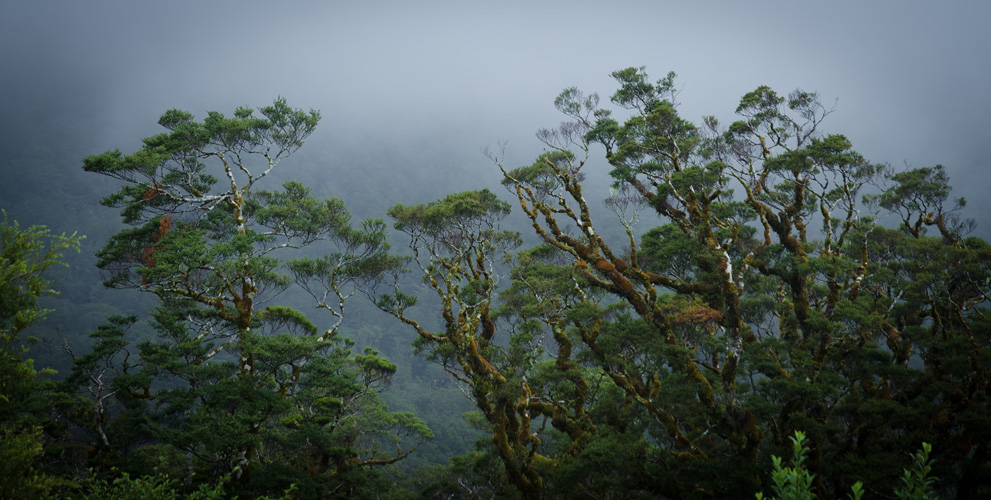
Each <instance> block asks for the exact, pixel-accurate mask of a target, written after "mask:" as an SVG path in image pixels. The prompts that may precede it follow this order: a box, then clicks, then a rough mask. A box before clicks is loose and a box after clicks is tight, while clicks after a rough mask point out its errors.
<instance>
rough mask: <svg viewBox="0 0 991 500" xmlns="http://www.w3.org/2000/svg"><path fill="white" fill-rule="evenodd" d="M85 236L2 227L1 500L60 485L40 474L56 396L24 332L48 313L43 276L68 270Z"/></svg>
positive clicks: (48, 289)
mask: <svg viewBox="0 0 991 500" xmlns="http://www.w3.org/2000/svg"><path fill="white" fill-rule="evenodd" d="M80 240H81V237H76V236H75V235H72V236H66V235H64V234H63V235H60V236H54V235H51V234H49V232H48V230H47V229H45V228H44V227H39V226H32V227H29V228H26V229H22V228H21V227H20V226H19V224H18V223H17V222H16V221H15V222H13V223H10V222H8V221H7V213H6V212H3V221H2V223H0V342H2V344H0V456H3V459H2V460H0V498H18V497H21V496H22V495H23V496H27V497H31V496H36V495H40V494H43V493H44V492H45V491H47V490H49V489H51V488H52V487H54V486H56V485H59V484H61V482H62V481H61V480H60V479H58V478H56V477H52V476H50V475H48V474H45V473H44V472H42V467H41V465H42V464H43V461H42V456H43V451H44V446H43V445H44V444H45V442H46V435H45V431H46V430H47V431H54V430H55V429H53V427H54V423H53V422H52V421H51V418H50V412H51V409H52V406H51V405H52V400H53V399H54V398H55V395H56V394H57V393H56V391H55V390H54V387H52V384H51V383H50V382H48V381H46V380H44V379H43V378H42V377H43V376H44V375H47V374H52V373H54V372H53V371H51V370H41V371H37V370H35V367H34V361H33V360H32V359H30V358H28V357H26V356H27V348H26V347H25V346H23V345H22V342H24V341H25V339H22V338H21V333H22V332H23V331H24V329H25V328H27V327H28V326H30V325H33V324H36V323H38V322H40V321H42V320H43V319H44V317H45V315H46V314H47V313H48V312H50V311H48V310H45V309H42V308H40V307H39V305H38V300H39V299H40V298H41V296H43V295H56V294H58V292H56V291H55V290H53V289H51V281H50V280H49V279H47V278H46V277H45V276H44V275H45V272H46V271H48V270H49V269H50V268H51V267H52V266H55V265H64V264H63V263H62V257H63V252H65V251H66V250H73V249H74V250H77V251H78V249H79V241H80Z"/></svg>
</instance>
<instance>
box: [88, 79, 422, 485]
mask: <svg viewBox="0 0 991 500" xmlns="http://www.w3.org/2000/svg"><path fill="white" fill-rule="evenodd" d="M259 112H260V115H261V116H257V115H256V114H255V111H254V110H252V109H249V108H239V109H237V110H236V111H235V113H234V116H233V117H225V116H224V115H223V114H221V113H217V112H210V113H209V114H208V115H207V117H206V119H204V120H203V121H202V122H200V121H196V120H194V117H193V116H192V115H191V114H189V113H187V112H183V111H178V110H171V111H168V112H166V113H165V114H163V115H162V117H161V118H160V120H159V124H160V125H162V126H163V127H165V128H166V129H167V132H165V133H163V134H160V135H156V136H153V137H149V138H147V139H145V140H144V145H143V147H142V148H141V149H140V150H138V151H137V152H135V153H132V154H129V155H124V154H122V153H121V152H119V151H109V152H107V153H103V154H101V155H94V156H90V157H87V158H86V159H85V160H84V165H83V167H84V169H86V170H87V171H90V172H95V173H99V174H102V175H107V176H110V177H113V178H115V179H118V180H120V181H123V184H124V185H123V187H122V188H121V189H120V190H119V191H118V192H116V193H114V194H112V195H110V196H108V197H106V198H104V199H103V200H102V203H103V204H104V205H107V206H111V207H117V208H120V209H121V215H122V217H123V220H124V222H126V223H128V224H130V225H132V226H133V227H131V228H128V229H124V230H122V231H120V232H119V233H117V234H116V235H114V236H113V237H112V238H111V239H110V241H109V242H108V243H107V244H106V245H105V246H104V247H103V249H101V250H100V251H99V253H98V256H99V257H100V261H99V263H98V265H99V266H100V268H101V269H103V270H104V272H105V273H106V283H107V285H108V286H111V287H120V288H136V289H140V290H144V291H147V292H151V293H154V294H155V295H157V296H158V297H159V298H160V300H161V303H162V305H161V307H159V308H158V310H157V311H156V313H155V315H154V320H155V321H154V325H155V327H156V329H157V331H158V340H157V341H156V342H146V343H144V344H142V345H140V346H139V351H140V356H141V363H142V367H141V369H140V370H131V372H132V373H130V374H129V375H128V376H126V377H120V376H118V379H120V383H121V384H125V385H127V386H128V388H129V390H128V391H126V392H123V393H121V394H126V395H127V397H128V401H127V404H131V405H139V406H140V405H143V404H146V403H147V402H149V401H154V403H155V406H153V407H152V406H147V408H148V409H149V410H151V409H152V408H154V409H156V412H157V417H156V418H157V422H158V424H157V428H156V431H155V432H156V436H157V437H159V438H160V439H165V440H166V441H167V442H169V443H170V444H172V445H174V446H175V447H177V448H178V449H180V450H181V451H182V452H184V453H185V454H186V456H187V469H188V473H189V474H190V475H192V474H193V473H194V472H195V471H196V470H197V469H198V468H199V467H203V468H205V470H207V471H211V473H225V472H228V471H231V470H237V474H238V475H242V474H243V475H242V476H241V483H242V484H247V483H248V482H249V478H250V473H251V471H252V470H253V469H256V468H263V467H267V465H266V464H272V463H275V462H278V461H279V460H280V458H279V457H281V456H282V454H283V453H290V454H292V455H294V456H298V458H293V459H292V460H291V461H292V462H293V463H296V464H297V465H298V466H299V467H301V468H302V469H304V470H305V469H306V468H307V467H309V466H310V465H313V464H307V460H309V461H311V462H315V463H316V464H318V465H315V466H313V467H309V470H310V471H311V472H312V474H311V476H312V477H311V479H312V480H313V481H314V482H315V484H317V483H322V484H323V485H324V487H332V486H330V485H329V484H330V482H333V481H337V480H338V479H339V476H340V475H341V473H342V472H343V471H342V468H347V469H348V470H362V469H364V468H366V467H369V466H373V465H382V464H386V463H392V462H395V461H397V460H400V459H402V458H403V457H405V456H406V455H408V453H409V452H410V451H411V448H415V446H416V444H417V443H418V442H419V441H420V440H422V439H425V438H427V437H429V435H430V433H429V430H428V429H426V427H425V426H423V424H422V422H419V421H418V420H417V419H415V418H413V417H412V416H409V415H405V416H403V415H392V414H388V412H385V411H384V410H383V409H382V407H381V404H380V403H377V402H376V401H377V400H376V393H377V392H378V391H379V390H381V389H382V387H383V386H382V383H381V382H382V381H384V380H387V379H388V378H389V377H390V376H391V375H392V373H394V371H395V365H392V364H391V363H388V362H387V361H385V360H384V359H383V358H381V357H379V356H377V354H376V353H375V352H372V351H369V352H365V353H364V354H358V355H355V354H352V353H351V352H350V348H351V345H352V344H351V343H350V341H348V340H346V339H343V338H340V337H339V336H338V334H337V333H338V329H339V326H340V325H341V322H342V321H343V318H344V316H345V312H346V309H345V303H346V301H347V299H348V298H349V297H351V296H352V295H353V294H354V293H355V291H356V290H357V286H358V284H360V283H361V282H362V281H364V280H367V279H370V278H371V277H374V276H375V275H376V274H377V273H378V272H379V269H380V268H381V266H382V265H383V262H384V259H385V251H386V250H387V248H388V244H387V242H386V240H385V235H384V225H383V223H382V222H381V221H376V220H368V221H365V222H363V223H361V225H360V226H359V227H355V226H353V225H352V223H351V220H350V214H349V213H348V211H347V209H346V208H345V206H344V203H343V202H342V201H341V200H339V199H334V198H328V199H322V200H321V199H316V198H314V197H313V196H311V195H310V194H309V190H308V189H307V188H306V187H305V186H303V185H302V184H300V183H298V182H292V181H290V182H286V183H284V184H283V186H282V190H280V191H265V190H261V189H259V186H260V182H261V181H262V180H263V179H265V178H266V177H267V176H268V175H269V174H270V173H271V172H272V171H273V170H274V169H275V168H276V167H277V166H278V165H279V164H280V162H281V161H282V160H283V159H285V158H286V157H288V156H289V155H291V154H292V153H294V152H295V151H296V150H297V149H298V148H299V147H300V146H302V144H303V140H304V139H305V138H306V137H307V136H309V135H310V134H311V133H312V132H313V130H314V128H315V127H316V125H317V122H318V121H319V119H320V115H319V113H318V112H316V111H313V110H311V111H309V112H305V111H302V110H299V109H293V108H290V107H289V106H288V105H287V104H286V102H285V100H284V99H282V98H279V99H277V100H276V101H275V102H274V103H273V104H272V105H271V106H267V107H264V108H261V109H260V110H259ZM317 242H326V243H329V244H330V245H331V249H330V251H328V252H327V253H326V254H325V255H324V256H322V257H319V258H309V257H296V258H291V259H287V257H292V256H293V255H296V256H298V255H300V254H299V250H300V249H302V248H304V247H308V246H311V245H313V244H314V243H317ZM293 252H296V253H295V254H294V253H293ZM286 271H288V273H286ZM293 284H296V285H298V286H300V287H301V288H302V289H303V290H305V291H307V292H309V293H310V294H311V295H312V296H313V297H314V299H315V302H316V305H317V307H319V308H320V309H322V310H323V311H325V312H326V313H327V314H328V316H329V319H327V320H325V325H324V326H323V327H318V326H317V325H316V324H315V323H314V322H312V321H311V320H310V319H309V318H308V317H306V316H305V315H303V314H302V313H300V312H298V311H296V310H294V309H292V308H290V307H286V306H284V305H278V304H276V303H274V302H273V299H274V298H275V297H277V296H278V295H279V293H281V292H282V291H284V290H286V289H287V288H288V287H290V286H291V285H293ZM369 411H374V412H376V413H375V414H377V415H379V417H381V418H376V419H371V418H369V417H367V415H366V416H364V417H362V415H365V414H366V413H367V412H369ZM345 422H347V426H348V429H350V430H349V431H348V432H347V433H342V432H340V431H339V430H338V429H339V426H340V425H343V424H344V423H345ZM299 433H303V434H308V435H312V436H313V438H312V439H310V440H306V439H303V438H293V437H292V436H293V435H296V434H299ZM397 433H398V434H401V435H404V436H407V435H408V436H409V439H407V440H404V441H403V442H402V443H401V446H400V447H399V448H398V449H397V450H396V451H395V452H385V451H384V450H383V449H382V448H381V447H379V446H378V445H377V444H376V443H378V441H379V440H378V439H374V438H372V436H373V435H375V434H391V435H397ZM328 436H333V437H328ZM360 436H365V438H364V439H359V437H360ZM287 440H288V441H287ZM294 440H295V441H299V442H298V443H296V445H293V447H292V448H290V447H287V446H286V444H287V443H289V442H293V441H294ZM302 442H306V443H308V444H306V445H305V446H303V445H300V443H302ZM265 443H268V445H267V446H263V445H264V444H265ZM280 443H281V444H280ZM404 448H405V449H404ZM307 457H308V458H307ZM315 487H316V486H315ZM275 488H276V490H278V491H281V490H279V489H278V488H279V487H278V485H276V486H275Z"/></svg>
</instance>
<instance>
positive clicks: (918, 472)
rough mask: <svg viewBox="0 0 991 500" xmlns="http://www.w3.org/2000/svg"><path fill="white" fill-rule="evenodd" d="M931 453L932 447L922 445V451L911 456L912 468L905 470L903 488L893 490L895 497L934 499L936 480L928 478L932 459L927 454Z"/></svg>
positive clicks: (915, 499)
mask: <svg viewBox="0 0 991 500" xmlns="http://www.w3.org/2000/svg"><path fill="white" fill-rule="evenodd" d="M931 452H932V445H930V444H929V443H922V449H921V450H919V451H917V452H915V454H914V455H912V468H911V469H906V470H905V472H904V474H903V476H902V482H903V483H904V486H902V487H900V488H896V489H895V496H896V497H898V498H899V499H901V500H928V499H931V498H936V495H935V493H934V492H933V489H934V487H935V485H936V480H935V479H934V478H933V477H931V476H930V473H931V472H932V465H933V462H932V459H931V458H929V454H930V453H931Z"/></svg>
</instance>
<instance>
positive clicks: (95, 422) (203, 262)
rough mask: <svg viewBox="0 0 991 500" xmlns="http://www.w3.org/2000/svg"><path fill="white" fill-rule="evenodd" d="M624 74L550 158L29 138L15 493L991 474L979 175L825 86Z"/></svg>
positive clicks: (548, 487) (20, 146) (164, 132)
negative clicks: (847, 120)
mask: <svg viewBox="0 0 991 500" xmlns="http://www.w3.org/2000/svg"><path fill="white" fill-rule="evenodd" d="M611 76H612V78H613V82H614V84H615V87H614V88H613V89H611V90H608V92H610V94H609V97H608V98H600V96H599V95H598V94H597V93H592V92H588V91H585V90H581V89H578V88H574V87H572V88H566V89H565V90H563V91H562V92H561V93H560V95H559V96H558V97H557V99H555V100H554V101H553V102H552V103H548V106H549V107H550V106H554V107H556V109H557V110H558V111H559V112H560V113H561V119H562V120H563V121H562V122H561V123H560V125H558V126H556V127H551V128H540V127H541V126H542V125H546V124H521V126H529V127H532V128H533V129H535V130H536V131H537V132H536V136H537V138H538V140H539V141H540V144H541V147H540V149H539V150H534V151H532V154H531V155H530V156H531V158H532V161H526V162H513V161H512V160H507V153H506V150H505V149H504V148H503V147H502V145H500V144H494V145H493V146H491V147H489V148H486V149H485V150H484V151H482V152H479V153H478V154H477V156H476V157H474V158H472V159H467V158H460V157H458V156H456V155H455V156H453V157H452V153H450V152H449V151H446V150H441V151H434V150H431V149H429V148H426V149H421V150H416V154H412V153H410V151H415V148H405V147H399V146H395V147H396V148H397V149H396V151H397V153H395V154H392V153H391V152H386V153H383V152H382V151H381V150H374V151H372V150H361V149H360V148H350V149H348V151H349V153H348V155H347V157H344V158H342V157H339V156H324V153H323V151H325V149H322V148H314V147H313V146H314V144H313V142H314V141H315V140H317V138H318V137H320V136H319V135H318V134H317V130H319V128H320V127H322V126H324V124H325V122H326V121H327V120H328V119H329V117H328V116H326V115H325V112H323V111H320V110H312V109H308V108H305V107H304V108H296V107H294V106H297V105H304V106H305V103H296V102H288V101H287V100H286V99H284V98H281V97H279V98H276V99H275V100H274V101H273V102H272V103H271V104H266V105H262V106H259V107H256V108H251V107H241V108H236V109H227V110H218V111H211V112H209V113H206V114H204V115H201V116H198V115H195V114H193V113H191V112H187V111H184V110H178V109H172V110H167V111H165V112H164V113H163V114H162V115H161V117H160V118H159V120H158V122H157V127H153V126H149V127H148V130H149V132H148V136H147V137H146V138H145V139H144V140H143V141H141V142H140V143H139V144H106V145H105V147H101V149H99V150H87V151H84V152H82V154H80V155H79V156H78V157H76V158H74V159H72V160H71V161H73V162H75V164H76V165H78V166H79V168H78V169H77V171H75V172H73V173H71V174H64V175H63V174H61V173H59V172H57V171H56V170H55V169H54V168H53V165H58V164H61V163H62V162H63V161H65V159H64V158H63V157H64V156H65V155H66V154H70V153H71V154H74V153H78V152H79V148H78V147H77V146H78V144H92V143H93V138H85V139H80V138H78V137H71V138H70V137H67V138H66V140H65V142H64V143H63V144H62V146H59V145H58V144H59V143H58V141H38V140H35V139H33V138H32V135H31V134H30V133H24V134H22V136H19V137H18V138H17V140H16V141H10V140H8V141H5V142H4V143H3V150H2V152H3V154H4V155H6V156H7V157H9V158H12V160H11V161H13V162H14V163H15V164H16V165H18V169H17V171H18V172H19V174H18V175H19V176H18V177H16V178H9V179H6V180H5V183H4V186H3V191H2V192H3V198H2V199H3V200H5V201H6V200H12V202H11V205H10V206H7V207H0V208H4V209H5V210H7V211H8V214H7V215H5V218H4V221H3V227H2V241H0V245H2V246H0V255H2V259H3V272H2V274H0V299H2V303H0V314H2V317H0V333H2V336H3V339H4V345H3V347H4V349H3V351H2V353H0V355H2V356H3V357H2V366H0V367H2V372H3V374H2V376H3V384H2V394H0V402H2V410H0V439H2V442H0V450H2V452H3V453H2V455H3V456H4V457H5V458H4V460H2V465H0V468H2V474H0V477H2V479H0V481H2V482H3V485H2V488H0V496H2V497H3V498H48V497H51V498H234V497H235V496H236V497H237V498H263V497H269V498H280V497H282V498H524V499H538V498H588V499H604V498H615V499H627V498H754V497H755V495H758V494H761V492H764V494H766V495H767V496H772V495H776V496H778V497H780V498H812V496H810V495H812V494H813V493H814V494H815V495H816V498H846V497H847V496H848V495H849V496H850V497H854V498H860V497H863V498H890V497H894V496H898V497H901V498H930V497H931V495H933V494H938V495H940V497H943V498H981V497H984V496H987V495H991V479H989V478H991V432H989V429H991V407H989V400H988V398H989V396H991V386H989V380H988V379H989V377H991V373H989V370H991V359H989V352H991V351H989V349H991V318H989V316H988V312H989V311H988V294H989V293H991V246H989V245H988V243H987V242H986V241H984V240H983V239H981V238H979V237H977V236H974V235H973V234H974V228H975V225H976V224H980V223H983V222H984V221H974V220H970V219H967V218H965V217H963V216H962V213H963V212H962V209H963V208H964V207H965V204H966V202H965V200H963V199H959V198H955V197H954V196H953V195H952V193H951V191H952V186H951V179H949V175H948V173H947V169H946V168H944V167H943V166H941V165H930V166H923V167H912V166H905V167H903V168H899V167H893V166H891V165H889V164H887V163H884V162H883V160H884V159H869V158H865V157H864V156H863V155H861V154H860V153H858V152H857V149H856V145H855V144H853V143H852V142H851V141H850V140H849V139H848V138H847V137H846V136H844V135H842V131H837V130H832V128H831V127H830V119H829V115H831V114H832V113H833V111H834V107H832V105H828V104H824V103H823V102H822V101H821V99H820V97H819V96H818V95H817V94H816V93H814V92H808V91H803V90H794V91H788V92H785V93H780V91H778V90H776V89H772V88H770V87H767V86H760V87H758V88H756V89H755V90H753V91H751V92H748V93H746V94H745V95H743V96H742V97H741V98H740V99H739V102H738V106H737V107H736V108H735V109H729V110H723V111H724V112H725V114H724V115H721V116H732V117H733V118H732V119H731V120H729V121H728V123H723V122H721V121H720V120H719V119H717V118H716V117H713V116H700V117H688V116H683V115H682V112H681V111H680V108H679V106H680V104H681V103H680V102H679V99H678V91H679V89H680V86H679V84H678V83H677V80H676V75H675V74H674V73H669V74H667V75H666V76H664V77H662V78H660V79H652V77H650V76H649V75H648V74H647V72H646V70H645V69H644V68H635V67H634V68H626V69H621V70H617V71H615V72H613V73H612V74H611ZM654 78H656V76H655V77H654ZM813 83H814V82H813ZM15 109H21V110H22V111H23V108H15ZM91 111H92V114H93V116H95V117H99V111H98V110H91ZM76 127H77V128H85V123H80V124H78V125H77V126H76ZM142 130H145V129H144V128H142ZM75 141H80V142H78V143H77V142H75ZM87 147H89V146H87ZM310 148H312V149H314V150H315V151H314V152H313V153H308V152H307V151H308V149H310ZM391 157H395V158H396V160H395V161H397V162H400V163H401V164H400V165H389V166H388V167H389V168H388V169H386V167H385V166H383V165H381V161H382V160H383V158H391ZM307 163H316V164H321V165H324V164H325V165H326V166H325V167H321V168H304V166H305V165H306V164H307ZM520 163H522V164H520ZM466 164H468V165H471V166H465V165H466ZM479 165H481V166H479ZM387 172H390V173H391V174H390V173H387ZM395 172H399V174H396V173H395ZM38 179H45V181H44V182H41V181H39V180H38ZM79 179H86V183H87V184H86V186H87V187H86V189H81V188H80V186H81V185H82V181H80V180H79ZM90 179H93V180H94V181H96V182H89V180H90ZM17 190H22V191H26V192H30V193H31V197H29V196H28V195H26V194H25V193H17V192H16V191H17ZM39 196H47V197H49V198H50V199H52V200H59V204H55V203H42V204H38V203H37V202H36V201H28V200H37V199H38V198H37V197H39ZM60 207H65V209H63V208H60ZM353 214H354V215H353ZM15 220H18V221H30V223H18V222H15ZM35 223H43V224H47V225H48V226H50V227H49V228H48V229H46V228H44V227H38V226H32V224H35ZM63 231H64V232H65V234H62V233H63ZM75 231H78V232H79V233H85V235H86V238H85V239H81V237H80V236H78V234H73V232H75ZM59 235H61V236H59ZM80 247H82V248H83V251H82V253H80V254H78V256H77V255H76V252H74V250H78V249H79V248H80ZM91 256H95V258H94V257H91ZM64 263H67V264H68V267H62V266H59V265H58V264H64ZM59 292H61V295H59ZM778 457H785V461H781V459H780V458H778ZM788 460H791V461H790V462H789V461H788ZM789 495H795V496H789Z"/></svg>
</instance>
